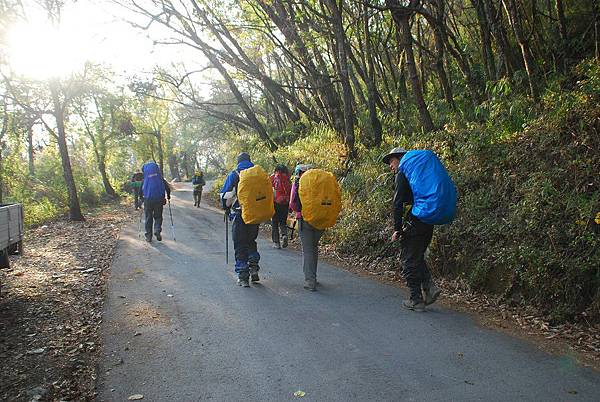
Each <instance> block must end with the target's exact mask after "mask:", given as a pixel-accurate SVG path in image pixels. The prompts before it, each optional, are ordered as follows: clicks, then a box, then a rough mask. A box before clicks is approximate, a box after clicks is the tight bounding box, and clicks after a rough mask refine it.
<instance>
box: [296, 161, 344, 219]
mask: <svg viewBox="0 0 600 402" xmlns="http://www.w3.org/2000/svg"><path fill="white" fill-rule="evenodd" d="M298 195H299V196H300V202H301V203H302V218H303V219H304V220H305V221H307V222H308V223H310V224H311V225H312V226H313V227H315V228H316V229H319V230H323V229H327V228H330V227H332V226H333V225H335V221H336V220H337V217H338V215H339V213H340V210H341V209H342V190H341V189H340V185H339V184H338V182H337V180H336V179H335V176H334V175H333V174H331V173H329V172H326V171H324V170H321V169H310V170H308V171H307V172H306V173H304V174H303V175H302V177H300V186H299V189H298Z"/></svg>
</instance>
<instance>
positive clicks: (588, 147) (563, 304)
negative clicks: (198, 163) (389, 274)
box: [281, 62, 600, 321]
mask: <svg viewBox="0 0 600 402" xmlns="http://www.w3.org/2000/svg"><path fill="white" fill-rule="evenodd" d="M577 74H578V78H579V80H578V82H577V85H576V88H575V90H574V91H570V92H565V91H564V90H561V89H560V82H551V83H550V84H549V86H548V90H547V91H546V93H545V94H544V95H543V103H542V105H541V106H540V108H539V109H537V110H536V109H534V108H533V107H532V105H531V104H530V103H529V101H528V100H527V99H525V98H524V97H522V96H521V95H520V94H519V93H515V92H513V91H512V89H511V87H510V84H509V82H508V81H499V82H497V83H496V84H495V85H494V86H492V87H490V88H489V92H490V94H491V95H492V96H491V100H490V101H489V102H487V103H486V104H485V110H483V111H484V112H485V113H486V114H487V116H486V120H485V123H483V124H477V123H464V122H453V121H452V119H450V120H449V122H448V124H447V125H446V129H445V130H443V131H438V132H433V133H429V134H426V135H424V134H420V135H415V134H414V133H410V132H403V131H402V129H401V127H400V126H399V125H398V124H394V125H390V124H389V121H387V120H386V124H385V132H386V133H403V134H402V135H396V136H390V135H386V136H385V138H384V143H383V144H382V146H381V147H380V148H379V149H372V150H367V149H360V150H359V155H360V156H359V159H357V160H355V161H354V162H353V164H352V166H351V167H350V169H349V171H348V174H347V175H346V176H345V177H344V178H343V180H342V184H343V190H344V208H343V210H342V215H341V216H340V219H339V222H338V224H337V225H336V226H335V227H334V228H333V229H332V230H330V231H329V233H328V236H327V237H326V238H325V239H324V241H329V242H332V243H334V244H335V245H336V248H337V250H338V251H339V252H342V253H347V254H350V255H356V256H363V255H371V256H377V255H380V253H381V252H382V251H384V248H385V245H386V244H388V241H389V236H390V233H391V230H392V218H391V198H392V195H393V182H392V175H391V174H390V173H386V172H387V171H388V168H387V167H386V166H385V165H384V164H382V163H381V162H380V159H379V158H380V156H381V155H382V154H383V153H384V152H385V151H387V150H388V149H389V148H390V147H391V146H392V145H396V146H403V147H405V148H408V149H424V148H426V149H432V150H434V151H435V152H436V153H437V154H438V155H439V156H440V157H441V158H442V160H443V161H444V163H445V165H446V167H447V168H448V170H449V172H450V174H451V176H452V177H453V179H454V181H455V184H456V186H457V189H458V191H459V206H458V215H457V218H456V220H455V221H454V222H453V224H452V225H447V226H442V227H438V228H437V229H436V234H435V238H434V241H433V243H432V247H431V255H430V257H431V261H432V263H433V268H434V271H435V272H437V273H438V274H439V275H445V276H450V277H463V278H464V279H466V280H467V281H468V282H469V283H470V285H471V286H472V287H473V288H475V289H480V290H486V291H491V292H495V293H497V294H499V295H502V296H504V297H506V298H508V299H510V300H519V299H520V300H526V301H528V302H529V303H532V304H534V305H536V306H538V307H539V308H541V309H542V310H544V311H546V312H547V313H548V315H549V316H550V317H551V318H552V319H554V320H555V321H564V320H569V319H573V318H575V317H576V316H577V315H578V314H579V313H581V312H584V311H585V312H586V314H587V317H588V319H592V320H596V321H597V320H599V319H600V238H599V233H600V231H599V230H598V225H597V224H595V223H594V217H595V215H596V214H597V213H598V212H600V182H599V181H598V180H599V179H598V166H600V137H599V136H598V131H599V130H600V123H599V122H600V109H598V107H597V105H598V104H599V103H600V68H599V66H598V64H597V63H594V62H584V63H582V64H581V65H579V66H578V68H577ZM313 134H314V137H313V136H309V137H307V138H306V139H304V140H301V141H298V142H297V143H296V144H294V146H291V147H287V148H286V149H285V150H282V151H281V154H282V155H286V156H287V155H290V156H292V155H293V157H294V158H301V155H310V158H311V159H312V158H314V159H315V160H318V161H320V163H321V164H323V165H324V166H326V168H329V169H331V170H335V169H336V168H339V166H341V165H338V164H337V163H335V162H332V160H335V153H332V149H331V148H327V142H328V141H332V140H334V138H335V137H334V136H333V135H331V136H330V137H327V135H324V133H318V131H315V132H314V133H313ZM318 136H322V137H318ZM319 138H321V140H319ZM324 150H326V151H325V152H324ZM332 156H333V157H332ZM322 157H325V158H329V162H324V161H321V158H322ZM388 254H389V253H388Z"/></svg>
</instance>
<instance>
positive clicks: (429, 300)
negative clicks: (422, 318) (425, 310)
mask: <svg viewBox="0 0 600 402" xmlns="http://www.w3.org/2000/svg"><path fill="white" fill-rule="evenodd" d="M423 293H425V305H426V306H429V305H430V304H433V303H435V301H436V300H437V299H438V297H440V294H441V293H442V290H441V289H440V288H438V287H437V286H435V285H430V286H429V287H428V288H426V289H423Z"/></svg>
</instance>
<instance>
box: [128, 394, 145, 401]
mask: <svg viewBox="0 0 600 402" xmlns="http://www.w3.org/2000/svg"><path fill="white" fill-rule="evenodd" d="M127 399H128V400H130V401H139V400H140V399H144V395H142V394H133V395H129V398H127Z"/></svg>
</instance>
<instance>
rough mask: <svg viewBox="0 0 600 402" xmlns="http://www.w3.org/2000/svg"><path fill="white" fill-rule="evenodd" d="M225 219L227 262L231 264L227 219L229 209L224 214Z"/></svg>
mask: <svg viewBox="0 0 600 402" xmlns="http://www.w3.org/2000/svg"><path fill="white" fill-rule="evenodd" d="M223 220H224V221H225V264H226V265H229V222H228V219H227V211H225V213H224V214H223Z"/></svg>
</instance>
